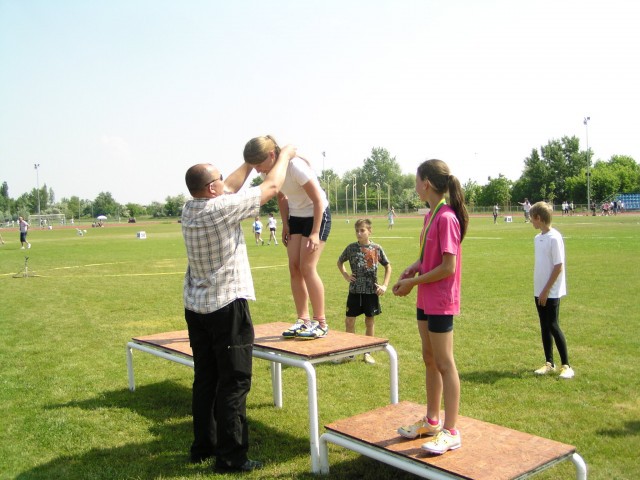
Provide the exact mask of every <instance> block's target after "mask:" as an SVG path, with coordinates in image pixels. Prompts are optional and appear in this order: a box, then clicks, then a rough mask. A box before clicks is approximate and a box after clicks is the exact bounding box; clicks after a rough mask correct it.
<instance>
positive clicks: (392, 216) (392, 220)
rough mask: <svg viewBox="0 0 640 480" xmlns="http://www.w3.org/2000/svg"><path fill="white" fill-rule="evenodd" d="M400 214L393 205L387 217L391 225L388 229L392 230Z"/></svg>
mask: <svg viewBox="0 0 640 480" xmlns="http://www.w3.org/2000/svg"><path fill="white" fill-rule="evenodd" d="M397 216H398V215H396V211H395V210H394V209H393V207H391V208H390V209H389V213H387V219H388V221H389V226H388V227H387V229H388V230H392V229H393V225H394V224H395V223H396V222H395V218H396V217H397Z"/></svg>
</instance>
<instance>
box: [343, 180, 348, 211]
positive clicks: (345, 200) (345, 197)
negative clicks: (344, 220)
mask: <svg viewBox="0 0 640 480" xmlns="http://www.w3.org/2000/svg"><path fill="white" fill-rule="evenodd" d="M344 211H345V215H346V216H347V217H348V216H349V184H348V183H347V184H346V185H345V186H344Z"/></svg>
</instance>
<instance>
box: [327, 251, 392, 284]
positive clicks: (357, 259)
mask: <svg viewBox="0 0 640 480" xmlns="http://www.w3.org/2000/svg"><path fill="white" fill-rule="evenodd" d="M346 261H348V262H349V266H350V267H351V274H352V275H353V276H354V277H355V278H356V279H355V281H354V282H351V283H349V293H376V285H375V284H376V283H378V277H377V274H378V264H380V265H382V266H387V265H389V260H388V259H387V256H386V255H385V253H384V250H383V249H382V247H381V246H380V245H377V244H375V243H373V242H371V243H369V244H368V245H360V244H359V243H358V242H353V243H350V244H349V245H347V248H345V249H344V252H342V254H341V255H340V257H339V258H338V262H340V263H344V262H346Z"/></svg>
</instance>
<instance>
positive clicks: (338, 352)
mask: <svg viewBox="0 0 640 480" xmlns="http://www.w3.org/2000/svg"><path fill="white" fill-rule="evenodd" d="M290 325H291V324H290V323H285V322H273V323H265V324H261V325H255V326H254V331H255V340H254V343H253V356H254V357H255V358H260V359H262V360H267V361H269V362H271V384H272V389H273V402H274V404H275V406H276V407H278V408H280V407H282V365H283V364H284V365H288V366H291V367H297V368H301V369H303V370H304V371H305V372H306V374H307V396H308V409H309V448H310V453H311V469H312V471H314V472H318V471H319V470H320V456H319V455H320V451H319V444H320V432H319V427H318V423H319V422H318V392H317V382H316V371H315V367H314V365H315V364H318V363H322V362H328V361H332V360H337V359H340V358H344V357H347V356H351V355H362V354H364V353H366V352H376V351H384V352H386V353H387V354H388V355H389V401H390V402H391V403H397V402H398V355H397V354H396V351H395V350H394V348H393V347H392V346H391V345H389V341H388V340H387V339H386V338H379V337H367V336H365V335H356V334H353V333H346V332H339V331H333V330H330V331H329V334H328V335H327V336H326V337H324V338H320V339H316V340H301V339H289V340H285V339H284V338H282V332H283V331H284V330H286V329H287V328H288V327H289V326H290ZM133 350H138V351H141V352H145V353H148V354H150V355H154V356H156V357H160V358H163V359H165V360H169V361H171V362H176V363H179V364H182V365H186V366H188V367H191V368H193V352H192V351H191V346H190V345H189V332H188V331H187V330H179V331H175V332H163V333H157V334H153V335H144V336H139V337H134V338H132V339H131V341H130V342H128V343H127V347H126V352H127V369H128V373H129V389H130V390H131V391H134V390H135V379H134V372H133Z"/></svg>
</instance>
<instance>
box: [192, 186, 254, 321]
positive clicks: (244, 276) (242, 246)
mask: <svg viewBox="0 0 640 480" xmlns="http://www.w3.org/2000/svg"><path fill="white" fill-rule="evenodd" d="M260 195H261V191H260V188H258V187H253V188H249V189H247V190H244V191H242V192H239V193H236V194H227V195H222V196H220V197H216V198H195V199H193V200H189V201H188V202H187V203H186V204H185V205H184V208H183V210H182V236H183V237H184V244H185V247H186V249H187V258H188V260H189V264H188V266H187V272H186V274H185V277H184V292H183V297H184V307H185V308H186V309H187V310H191V311H193V312H196V313H211V312H215V311H216V310H219V309H220V308H222V307H224V306H225V305H228V304H229V303H231V302H232V301H234V300H236V299H238V298H245V299H247V300H255V291H254V289H253V279H252V277H251V269H250V267H249V258H248V257H247V245H246V243H245V241H244V234H243V232H242V227H241V224H240V222H241V221H242V220H244V219H246V218H251V217H255V216H256V215H257V214H258V212H259V211H260Z"/></svg>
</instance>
